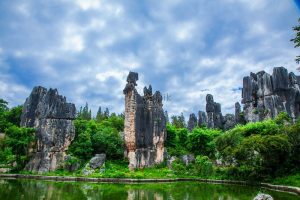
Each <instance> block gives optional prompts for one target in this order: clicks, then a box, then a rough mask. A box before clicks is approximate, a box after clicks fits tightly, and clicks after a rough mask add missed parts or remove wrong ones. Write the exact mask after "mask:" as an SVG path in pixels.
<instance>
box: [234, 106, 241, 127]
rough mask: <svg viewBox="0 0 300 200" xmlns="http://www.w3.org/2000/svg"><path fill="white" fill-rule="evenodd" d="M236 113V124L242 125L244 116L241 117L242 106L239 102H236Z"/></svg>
mask: <svg viewBox="0 0 300 200" xmlns="http://www.w3.org/2000/svg"><path fill="white" fill-rule="evenodd" d="M234 108H235V112H234V119H235V123H236V124H240V123H241V122H242V116H241V113H242V111H241V104H240V103H239V102H236V103H235V104H234Z"/></svg>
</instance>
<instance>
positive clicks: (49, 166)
mask: <svg viewBox="0 0 300 200" xmlns="http://www.w3.org/2000/svg"><path fill="white" fill-rule="evenodd" d="M75 115H76V108H75V105H74V104H71V103H67V102H66V98H65V97H63V96H61V95H59V94H58V92H57V90H56V89H49V90H48V91H47V89H46V88H43V87H40V86H39V87H34V88H33V90H32V92H31V94H30V96H29V97H28V98H27V99H26V101H25V103H24V106H23V111H22V116H21V126H24V127H32V128H35V129H36V139H37V143H36V148H34V149H33V154H32V158H31V160H30V161H29V163H28V164H27V165H26V167H25V170H29V171H37V172H39V173H43V172H48V171H53V170H56V169H57V168H58V167H59V166H60V164H61V163H62V162H63V161H64V159H65V156H66V153H65V152H66V150H67V149H68V146H69V145H70V144H71V141H72V140H73V139H74V137H75V127H74V124H73V121H72V120H73V119H75Z"/></svg>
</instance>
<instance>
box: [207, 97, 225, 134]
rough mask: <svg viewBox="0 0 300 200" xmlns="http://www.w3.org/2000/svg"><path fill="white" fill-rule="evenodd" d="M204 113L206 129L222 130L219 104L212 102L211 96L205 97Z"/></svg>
mask: <svg viewBox="0 0 300 200" xmlns="http://www.w3.org/2000/svg"><path fill="white" fill-rule="evenodd" d="M206 113H207V127H208V128H220V129H222V128H223V121H224V120H223V116H222V112H221V104H219V103H216V102H214V98H213V96H212V95H211V94H208V95H206Z"/></svg>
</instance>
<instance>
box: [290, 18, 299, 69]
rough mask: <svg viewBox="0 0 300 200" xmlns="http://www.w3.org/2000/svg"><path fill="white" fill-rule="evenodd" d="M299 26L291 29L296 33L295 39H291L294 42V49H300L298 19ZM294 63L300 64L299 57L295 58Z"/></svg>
mask: <svg viewBox="0 0 300 200" xmlns="http://www.w3.org/2000/svg"><path fill="white" fill-rule="evenodd" d="M298 22H299V25H297V26H295V27H293V30H294V31H295V33H296V36H295V38H293V39H291V41H292V42H294V45H295V48H296V47H300V18H299V19H298ZM296 62H297V63H298V64H299V63H300V56H297V57H296Z"/></svg>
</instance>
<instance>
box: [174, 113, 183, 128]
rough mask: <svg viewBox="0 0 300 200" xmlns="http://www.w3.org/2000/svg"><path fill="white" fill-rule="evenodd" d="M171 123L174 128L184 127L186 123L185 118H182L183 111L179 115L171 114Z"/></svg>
mask: <svg viewBox="0 0 300 200" xmlns="http://www.w3.org/2000/svg"><path fill="white" fill-rule="evenodd" d="M171 123H172V125H173V126H175V127H176V128H185V127H186V123H185V119H184V115H183V113H181V115H179V116H175V115H173V116H172V117H171Z"/></svg>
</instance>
